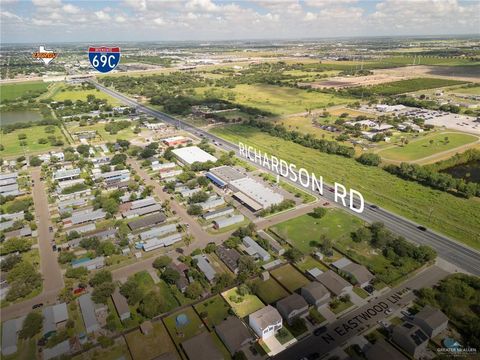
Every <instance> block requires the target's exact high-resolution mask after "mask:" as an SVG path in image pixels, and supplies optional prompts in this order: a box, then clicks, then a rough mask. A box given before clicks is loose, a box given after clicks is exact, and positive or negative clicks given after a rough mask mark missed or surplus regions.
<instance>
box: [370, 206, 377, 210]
mask: <svg viewBox="0 0 480 360" xmlns="http://www.w3.org/2000/svg"><path fill="white" fill-rule="evenodd" d="M370 209H372V210H377V209H378V206H377V205H370Z"/></svg>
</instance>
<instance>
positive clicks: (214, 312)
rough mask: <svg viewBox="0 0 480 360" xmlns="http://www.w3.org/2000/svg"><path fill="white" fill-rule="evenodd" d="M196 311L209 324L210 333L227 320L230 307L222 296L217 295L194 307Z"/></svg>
mask: <svg viewBox="0 0 480 360" xmlns="http://www.w3.org/2000/svg"><path fill="white" fill-rule="evenodd" d="M194 308H195V311H196V312H197V313H198V314H199V316H200V317H201V318H202V319H203V321H204V322H205V324H207V326H208V328H209V330H210V331H212V330H213V328H214V326H216V325H218V324H220V323H221V322H222V321H223V320H225V319H226V318H227V316H228V315H229V314H228V311H229V310H230V306H228V304H227V303H226V302H225V300H224V299H223V298H222V297H221V296H220V295H215V296H214V297H212V298H209V299H207V300H205V301H202V302H201V303H199V304H197V305H195V306H194Z"/></svg>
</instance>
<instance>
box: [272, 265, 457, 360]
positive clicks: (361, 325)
mask: <svg viewBox="0 0 480 360" xmlns="http://www.w3.org/2000/svg"><path fill="white" fill-rule="evenodd" d="M448 274H449V273H448V272H446V271H445V270H442V269H440V268H439V267H438V266H432V267H430V268H428V269H426V270H424V271H422V272H421V273H419V274H418V275H417V276H415V277H414V278H412V279H410V280H408V281H406V282H405V283H403V284H402V285H400V286H398V287H396V288H393V289H392V290H390V291H389V292H388V293H386V294H385V295H382V296H380V297H378V298H376V299H374V300H372V301H371V302H369V303H367V304H365V305H364V306H362V307H360V308H358V309H356V310H354V311H352V312H350V313H348V314H347V315H345V316H343V317H342V318H340V319H338V320H337V321H335V322H333V323H330V324H329V325H327V326H326V329H325V331H324V332H323V333H322V334H320V335H319V336H314V335H311V336H308V337H306V338H305V339H304V340H302V341H299V342H298V343H296V344H295V345H293V346H292V347H290V348H288V349H286V350H285V351H283V352H282V353H280V354H278V356H276V357H275V359H278V360H294V359H302V358H303V357H305V356H308V355H309V354H312V353H314V352H317V353H318V354H320V355H321V356H323V355H326V354H327V353H329V352H330V351H332V350H334V349H335V348H336V347H338V346H342V345H343V344H345V343H346V342H347V341H348V340H350V339H351V338H353V337H354V336H355V335H357V334H359V333H361V332H363V331H365V330H367V329H368V328H370V327H372V326H375V325H377V322H378V321H379V320H383V319H385V318H386V315H385V310H386V309H387V308H391V309H392V310H393V311H394V312H395V311H396V310H398V309H400V308H403V307H404V306H406V305H407V304H408V303H409V302H410V301H412V300H413V299H414V298H415V295H414V294H413V290H415V289H420V288H423V287H430V286H432V285H433V284H435V283H437V282H438V281H440V280H441V279H443V278H444V277H446V276H447V275H448Z"/></svg>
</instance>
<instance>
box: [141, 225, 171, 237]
mask: <svg viewBox="0 0 480 360" xmlns="http://www.w3.org/2000/svg"><path fill="white" fill-rule="evenodd" d="M174 231H177V224H168V225H164V226H159V227H155V228H153V229H150V230H147V231H144V232H141V233H140V234H139V235H140V239H142V240H148V239H151V238H154V237H158V236H162V235H165V234H168V233H171V232H174Z"/></svg>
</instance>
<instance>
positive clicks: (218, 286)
mask: <svg viewBox="0 0 480 360" xmlns="http://www.w3.org/2000/svg"><path fill="white" fill-rule="evenodd" d="M232 283H233V277H232V276H231V275H230V274H227V273H221V274H217V275H215V285H214V286H213V287H212V292H214V293H218V292H221V291H223V290H224V289H225V288H227V287H229V286H230V285H232Z"/></svg>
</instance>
